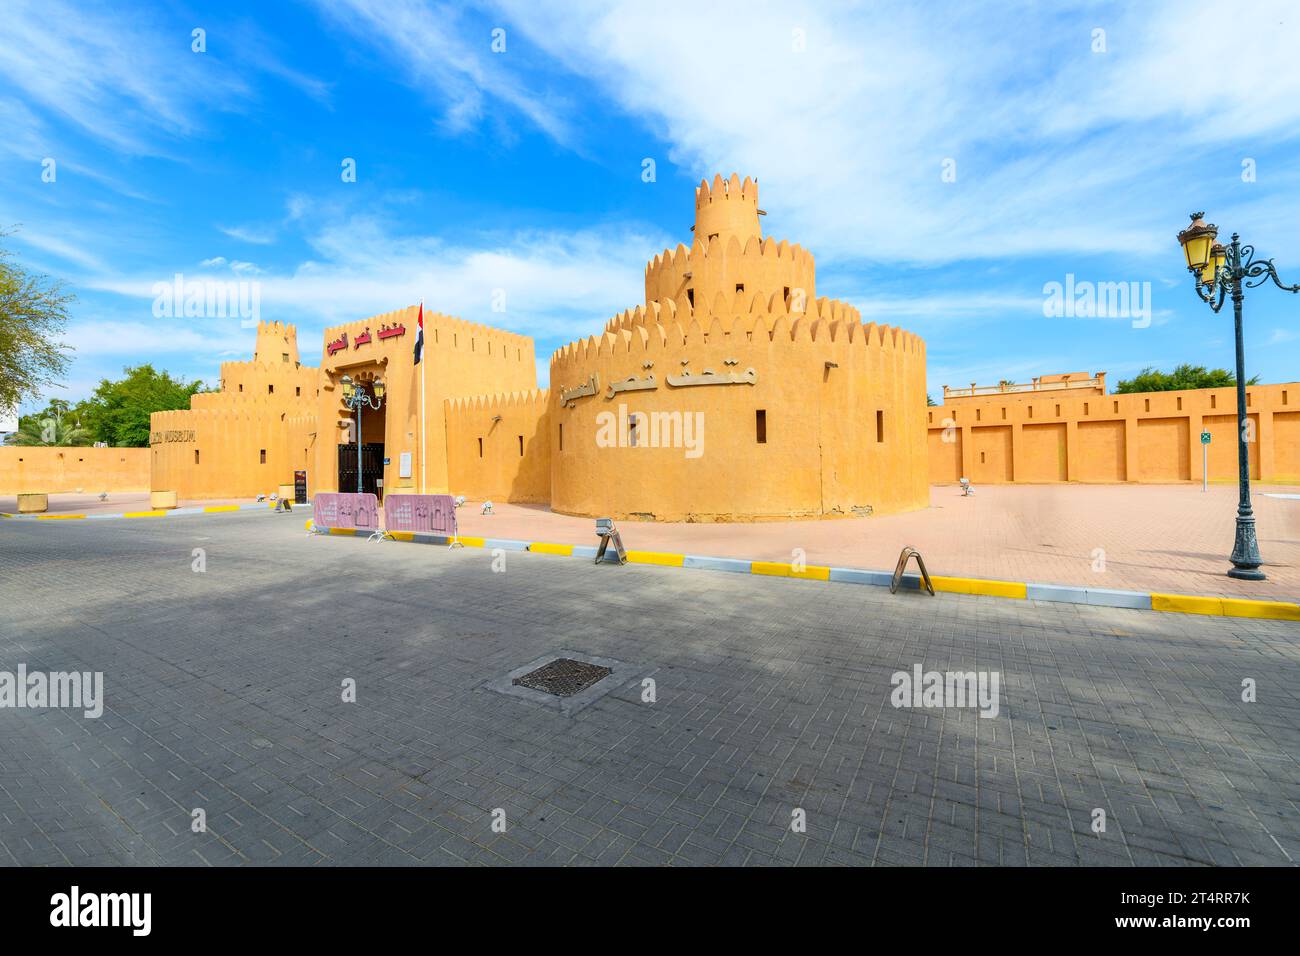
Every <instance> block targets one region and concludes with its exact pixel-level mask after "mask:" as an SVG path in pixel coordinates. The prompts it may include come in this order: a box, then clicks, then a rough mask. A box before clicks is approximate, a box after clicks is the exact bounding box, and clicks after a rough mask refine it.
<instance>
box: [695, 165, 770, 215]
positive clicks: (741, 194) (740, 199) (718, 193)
mask: <svg viewBox="0 0 1300 956" xmlns="http://www.w3.org/2000/svg"><path fill="white" fill-rule="evenodd" d="M715 202H736V203H747V204H749V205H751V206H753V207H754V209H756V210H757V209H758V180H756V179H751V178H750V177H748V176H746V177H745V181H744V182H743V183H742V182H741V181H740V174H739V173H732V174H731V178H730V179H723V178H722V174H721V173H716V174H714V176H713V185H712V186H710V185H709V181H708V180H707V179H701V180H700V184H699V185H698V186H696V187H695V208H696V209H699V208H701V207H703V206H708V205H711V204H713V203H715Z"/></svg>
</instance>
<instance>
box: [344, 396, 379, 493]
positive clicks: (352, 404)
mask: <svg viewBox="0 0 1300 956" xmlns="http://www.w3.org/2000/svg"><path fill="white" fill-rule="evenodd" d="M342 384H343V404H344V405H346V406H347V407H348V408H350V409H352V411H354V412H356V416H357V494H361V409H362V408H373V409H374V410H375V411H379V406H380V405H382V404H383V402H384V383H383V381H382V380H381V379H375V380H374V382H373V383H372V385H373V387H374V390H375V397H374V398H371V397H370V396H369V395H368V394H367V393H366V390H365V388H364V387H363V386H361V385H358V384H353V382H352V376H350V375H344V376H343V378H342Z"/></svg>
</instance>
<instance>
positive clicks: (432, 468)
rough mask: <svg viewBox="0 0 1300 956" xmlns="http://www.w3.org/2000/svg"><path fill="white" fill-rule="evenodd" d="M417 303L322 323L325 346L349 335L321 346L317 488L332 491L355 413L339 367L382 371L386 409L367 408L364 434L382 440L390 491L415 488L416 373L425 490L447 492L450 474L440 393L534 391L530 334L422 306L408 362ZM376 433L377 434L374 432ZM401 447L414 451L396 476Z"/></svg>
mask: <svg viewBox="0 0 1300 956" xmlns="http://www.w3.org/2000/svg"><path fill="white" fill-rule="evenodd" d="M417 313H418V308H417V307H416V306H410V307H407V308H404V309H399V310H396V311H394V312H385V313H382V314H380V315H376V316H372V317H371V318H368V319H363V320H361V321H359V322H349V323H347V324H346V325H340V326H335V327H333V328H330V329H326V331H325V336H324V341H325V343H326V347H328V344H329V343H331V342H336V341H339V340H340V338H341V337H342V336H343V335H345V334H346V336H347V342H348V346H347V347H346V348H345V349H342V350H340V351H337V352H336V353H335V354H334V355H330V354H329V353H328V351H325V350H322V357H321V377H320V382H321V395H320V400H319V402H318V404H317V407H316V414H317V418H318V419H319V421H320V423H321V431H322V439H321V444H320V446H319V447H318V450H317V454H316V457H315V463H314V467H313V471H314V472H315V473H316V474H317V475H318V476H319V481H318V484H317V485H316V488H317V489H318V490H321V491H335V490H338V489H337V487H336V486H337V484H338V464H337V455H338V450H337V446H338V443H339V442H340V441H342V440H343V438H342V437H340V436H341V435H342V434H343V431H344V430H343V429H341V428H339V422H342V421H346V420H349V419H351V418H352V413H351V412H349V411H348V409H347V408H346V407H345V406H344V405H343V402H342V390H341V388H339V387H338V384H339V381H340V379H341V378H342V376H343V375H344V374H349V375H351V377H353V378H354V379H355V378H367V377H371V378H372V377H373V376H375V375H379V376H381V377H382V378H383V379H384V381H385V383H386V385H387V392H386V395H385V398H384V406H383V410H382V411H381V412H379V413H371V412H366V413H365V415H364V417H363V419H362V439H363V441H365V442H370V441H374V440H380V441H383V442H384V446H385V447H384V454H385V456H386V457H387V458H388V459H389V461H390V464H389V465H388V466H387V467H386V468H385V469H384V487H385V489H387V490H389V491H394V490H400V491H418V490H419V489H420V475H419V468H420V462H421V460H422V456H421V449H420V435H419V430H420V429H419V422H420V378H419V376H420V375H421V374H422V375H423V376H424V388H425V435H426V436H427V448H426V449H425V454H424V457H423V460H425V461H427V467H428V470H429V474H428V478H427V483H426V484H425V487H424V490H425V491H427V492H429V493H435V492H447V491H450V490H451V488H450V485H449V479H448V474H447V443H446V436H447V422H446V410H445V404H444V403H445V400H446V399H448V398H464V397H468V396H473V395H488V394H495V393H500V392H512V391H531V390H533V389H536V388H537V361H536V356H535V353H534V348H533V341H532V339H530V338H528V337H527V336H524V335H517V334H515V333H513V332H506V331H503V330H500V329H493V328H489V327H488V326H485V325H480V324H478V323H476V322H467V321H465V320H463V319H458V318H455V317H453V316H448V315H443V314H441V313H437V312H431V311H429V310H428V309H427V308H426V309H425V310H424V357H423V359H422V361H421V363H420V364H419V365H415V364H413V350H414V347H415V335H416V317H417ZM397 325H401V326H402V327H403V328H404V329H405V334H403V335H401V336H397V337H393V338H388V339H379V338H377V336H378V333H379V331H380V329H381V328H382V327H384V326H388V327H390V328H391V327H395V326H397ZM367 330H369V331H370V333H371V341H370V342H369V343H366V344H365V345H361V346H358V345H357V344H356V343H357V341H358V336H359V335H361V334H363V333H364V332H366V331H367ZM376 435H378V436H381V437H379V438H375V437H374V436H376ZM403 452H409V453H410V454H411V460H412V464H413V470H412V474H411V477H409V478H402V477H401V476H400V467H399V466H400V461H401V455H402V453H403Z"/></svg>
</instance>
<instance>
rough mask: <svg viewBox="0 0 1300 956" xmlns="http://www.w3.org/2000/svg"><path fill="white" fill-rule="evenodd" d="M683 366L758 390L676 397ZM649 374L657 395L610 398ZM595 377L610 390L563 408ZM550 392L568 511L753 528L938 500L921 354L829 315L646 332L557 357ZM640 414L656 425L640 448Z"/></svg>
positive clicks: (558, 481) (608, 337) (910, 340)
mask: <svg viewBox="0 0 1300 956" xmlns="http://www.w3.org/2000/svg"><path fill="white" fill-rule="evenodd" d="M833 308H834V307H833V306H829V305H828V311H830V310H833ZM684 369H689V370H690V371H691V372H693V373H696V374H699V373H702V372H704V371H705V370H713V371H714V372H716V373H720V374H728V373H737V374H740V375H743V374H744V373H746V372H747V370H749V369H753V370H754V374H755V379H756V382H755V384H711V385H695V386H688V387H673V386H671V385H669V384H668V382H667V378H668V377H669V376H678V375H680V374H681V373H682V372H683V370H684ZM651 374H653V375H654V376H655V380H656V383H657V386H658V387H657V388H655V389H654V390H638V391H623V392H616V393H615V394H614V396H613V397H612V398H610V397H607V396H608V385H609V383H611V382H621V381H624V380H626V379H627V378H629V377H635V378H638V379H644V378H646V377H647V376H649V375H651ZM593 376H594V377H595V379H596V381H597V382H598V384H599V391H598V394H596V395H594V396H589V397H582V398H578V399H576V400H575V401H574V402H572V407H567V406H566V405H565V404H564V402H563V400H562V393H563V392H564V391H565V390H568V389H572V388H574V387H576V386H581V385H583V384H584V383H587V382H589V381H590V380H591V379H592V377H593ZM551 383H552V385H551V405H552V414H553V428H554V435H553V440H552V442H553V444H552V447H553V448H555V449H556V450H555V452H554V454H553V464H552V507H553V508H554V509H555V510H557V511H561V512H565V513H569V514H582V515H596V514H597V513H599V514H600V515H610V516H612V517H620V516H621V517H635V518H653V519H657V520H667V521H749V520H764V519H781V518H805V517H817V516H836V515H843V516H852V515H855V514H864V513H869V512H870V513H876V514H881V513H891V512H896V511H903V510H908V509H912V508H920V507H924V506H925V504H926V501H927V500H928V491H927V485H926V478H927V461H926V449H925V445H924V443H923V441H922V440H921V431H922V430H923V429H924V414H925V345H924V343H923V342H922V341H921V340H920V339H919V338H917V337H916V336H914V335H911V334H910V333H907V332H904V331H901V330H898V329H891V328H888V327H883V326H875V325H865V326H864V325H860V324H858V323H856V322H846V321H835V320H830V321H827V320H825V319H822V318H821V317H820V315H809V316H802V317H798V318H795V319H794V320H791V319H790V318H789V317H788V316H785V315H778V316H775V317H764V316H753V315H743V316H728V317H716V316H715V317H713V318H711V319H710V320H709V326H708V329H707V330H706V329H705V328H703V327H702V326H701V325H700V324H699V322H698V320H696V319H694V318H692V320H691V321H690V323H689V324H688V325H687V327H686V328H683V327H682V326H681V325H679V324H678V323H677V322H676V321H674V322H671V323H669V324H667V325H666V326H665V325H658V324H650V325H648V326H647V325H641V326H636V325H634V326H633V327H632V328H629V329H625V330H620V331H618V332H609V333H605V334H604V335H602V336H599V337H592V338H590V339H586V340H583V341H580V342H576V343H573V344H571V345H568V346H566V347H565V348H563V349H561V350H560V351H559V352H557V353H556V354H555V356H554V357H553V358H552V361H551ZM620 406H622V408H620ZM759 412H762V413H764V414H763V416H762V418H763V426H762V427H763V429H764V433H763V434H762V435H760V432H759V429H760V425H759ZM634 413H644V414H645V415H646V418H645V419H642V420H641V421H639V422H638V426H637V431H638V438H637V444H636V445H635V446H633V445H632V444H631V441H632V440H631V437H630V431H629V423H630V421H631V419H632V416H633V414H634ZM611 419H612V420H613V428H614V432H615V437H616V443H615V444H614V445H613V446H612V447H611V445H610V441H609V434H610V422H611ZM688 422H689V423H690V424H689V426H688V424H687V423H688ZM656 423H658V427H656ZM678 423H680V427H678ZM877 423H879V430H878V429H877ZM561 427H562V428H563V432H564V435H563V448H562V449H561V448H560V447H559V446H560V429H561ZM701 427H702V431H701V430H700V429H701ZM760 438H762V439H763V440H762V441H760ZM688 439H689V440H688ZM656 445H657V446H658V447H656Z"/></svg>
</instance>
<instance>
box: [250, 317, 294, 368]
mask: <svg viewBox="0 0 1300 956" xmlns="http://www.w3.org/2000/svg"><path fill="white" fill-rule="evenodd" d="M253 361H254V362H290V363H293V364H295V365H296V364H298V361H299V359H298V329H297V327H296V326H293V325H290V324H288V323H280V322H261V321H259V322H258V323H257V345H256V346H254V348H253Z"/></svg>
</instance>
